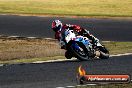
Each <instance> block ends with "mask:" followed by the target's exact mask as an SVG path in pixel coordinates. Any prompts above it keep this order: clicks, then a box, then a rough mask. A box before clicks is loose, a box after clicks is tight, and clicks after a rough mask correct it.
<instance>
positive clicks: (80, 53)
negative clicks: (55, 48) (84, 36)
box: [70, 42, 89, 61]
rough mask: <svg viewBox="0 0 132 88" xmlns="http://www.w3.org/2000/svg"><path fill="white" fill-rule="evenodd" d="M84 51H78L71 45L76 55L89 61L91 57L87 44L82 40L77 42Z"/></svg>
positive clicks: (82, 59)
mask: <svg viewBox="0 0 132 88" xmlns="http://www.w3.org/2000/svg"><path fill="white" fill-rule="evenodd" d="M75 43H76V44H77V45H78V46H79V47H80V48H81V49H82V50H83V51H77V50H76V49H74V48H73V47H72V46H70V48H71V50H72V52H73V54H74V56H75V57H76V58H77V59H79V60H81V61H87V60H88V59H89V56H88V50H87V49H86V47H85V45H84V44H82V43H81V42H75Z"/></svg>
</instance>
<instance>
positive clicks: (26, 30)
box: [0, 15, 132, 41]
mask: <svg viewBox="0 0 132 88" xmlns="http://www.w3.org/2000/svg"><path fill="white" fill-rule="evenodd" d="M55 19H60V20H61V21H62V22H63V23H64V24H65V23H68V24H77V25H80V26H82V27H84V28H86V29H88V30H89V31H90V33H92V34H93V35H95V36H96V37H97V38H99V39H100V40H103V41H132V18H130V19H125V18H123V19H106V18H68V17H37V16H16V15H0V35H11V36H24V37H44V38H45V37H46V38H47V37H49V38H53V37H54V33H53V31H52V30H51V22H52V21H53V20H55Z"/></svg>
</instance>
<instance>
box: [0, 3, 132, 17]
mask: <svg viewBox="0 0 132 88" xmlns="http://www.w3.org/2000/svg"><path fill="white" fill-rule="evenodd" d="M131 4H132V0H81V1H80V0H0V13H9V14H10V13H13V14H37V15H46V14H47V15H69V16H108V17H131V16H132V10H131V8H132V5H131ZM71 8H72V9H71Z"/></svg>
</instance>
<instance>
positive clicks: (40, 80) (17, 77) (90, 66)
mask: <svg viewBox="0 0 132 88" xmlns="http://www.w3.org/2000/svg"><path fill="white" fill-rule="evenodd" d="M80 65H82V66H83V68H84V69H85V70H86V72H87V73H88V74H130V75H132V55H129V56H121V57H111V58H110V59H105V60H89V61H85V62H79V61H69V62H54V63H41V64H21V65H7V66H3V67H0V88H56V87H64V86H74V85H77V82H76V74H77V70H78V67H79V66H80Z"/></svg>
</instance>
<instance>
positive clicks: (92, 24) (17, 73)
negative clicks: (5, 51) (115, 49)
mask: <svg viewBox="0 0 132 88" xmlns="http://www.w3.org/2000/svg"><path fill="white" fill-rule="evenodd" d="M54 19H60V20H62V21H63V22H64V23H69V24H78V25H81V26H83V27H84V28H89V30H90V32H91V33H92V34H94V35H96V37H98V38H99V39H101V40H105V41H111V40H112V41H132V37H131V35H132V19H101V18H98V19H95V18H63V17H62V18H58V17H36V16H11V15H10V16H9V15H0V35H13V36H15V35H17V36H26V37H30V36H34V37H50V38H53V32H52V31H51V30H50V26H51V22H52V20H54ZM80 65H82V66H83V68H84V69H85V70H86V72H87V74H130V75H132V68H131V67H132V55H127V56H120V57H111V58H110V59H107V60H89V61H85V62H80V61H66V62H54V63H53V62H52V63H51V62H48V63H41V64H33V63H31V64H16V65H5V66H1V67H0V88H56V87H65V86H74V85H77V81H76V74H77V70H78V67H79V66H80Z"/></svg>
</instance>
